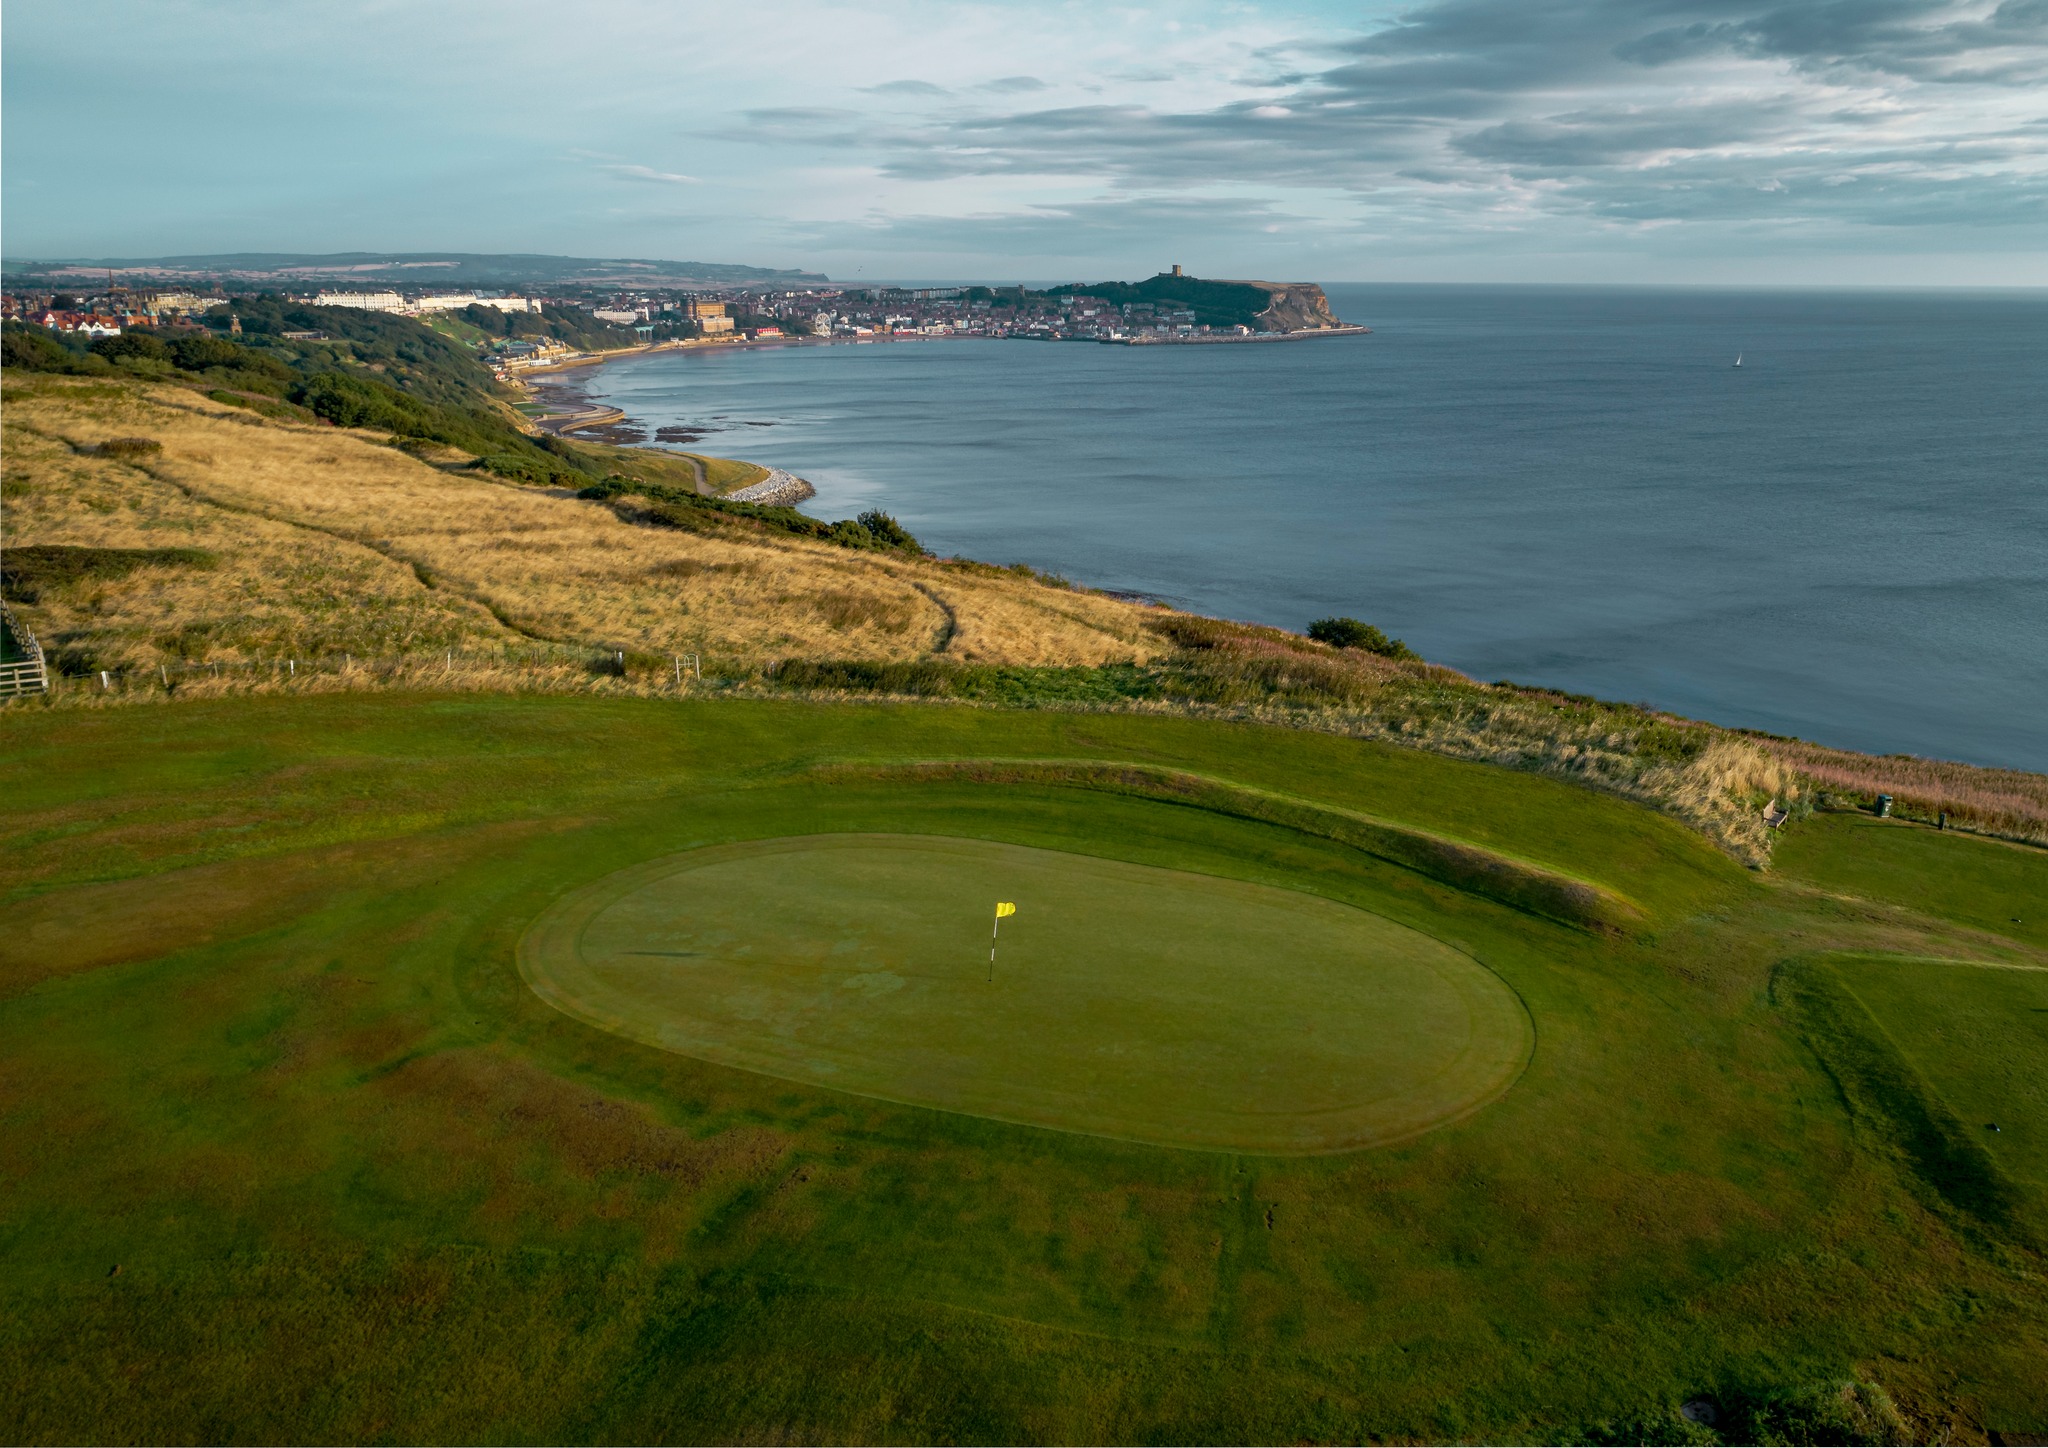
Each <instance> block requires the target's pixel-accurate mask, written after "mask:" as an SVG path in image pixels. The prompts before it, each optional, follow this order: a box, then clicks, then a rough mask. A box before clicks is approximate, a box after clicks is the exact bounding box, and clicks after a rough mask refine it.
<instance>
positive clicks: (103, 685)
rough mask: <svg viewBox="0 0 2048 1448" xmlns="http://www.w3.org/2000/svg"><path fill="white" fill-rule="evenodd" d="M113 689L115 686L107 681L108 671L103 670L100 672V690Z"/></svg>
mask: <svg viewBox="0 0 2048 1448" xmlns="http://www.w3.org/2000/svg"><path fill="white" fill-rule="evenodd" d="M113 687H114V686H113V685H112V684H111V683H109V682H108V681H107V671H106V670H105V669H101V670H100V688H101V689H111V688H113Z"/></svg>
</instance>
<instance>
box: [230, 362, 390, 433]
mask: <svg viewBox="0 0 2048 1448" xmlns="http://www.w3.org/2000/svg"><path fill="white" fill-rule="evenodd" d="M236 350H237V351H239V350H240V349H239V348H237V349H236ZM291 400H292V401H293V402H296V403H298V404H299V406H301V407H303V408H306V409H307V410H308V411H310V412H312V413H313V415H314V416H316V417H321V418H325V419H326V420H327V421H328V422H331V423H333V424H334V425H335V426H336V427H374V428H377V429H379V430H381V431H384V432H395V433H398V434H400V435H401V436H408V437H410V436H418V435H419V429H420V425H421V423H422V422H423V421H424V418H423V416H422V414H421V410H420V407H419V404H418V403H416V402H414V401H413V400H412V399H411V398H409V397H407V396H405V395H404V394H403V393H400V392H397V391H394V390H393V389H392V388H389V387H386V386H385V385H384V384H383V383H381V382H372V381H370V380H369V379H368V378H366V377H351V376H349V375H348V374H347V373H345V372H316V373H315V374H314V375H313V376H311V377H308V378H306V379H305V380H304V381H302V382H300V383H299V384H298V386H296V387H294V388H293V389H292V390H291Z"/></svg>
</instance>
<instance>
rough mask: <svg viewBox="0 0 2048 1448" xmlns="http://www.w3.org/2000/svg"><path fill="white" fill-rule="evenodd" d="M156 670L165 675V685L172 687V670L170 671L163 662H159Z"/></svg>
mask: <svg viewBox="0 0 2048 1448" xmlns="http://www.w3.org/2000/svg"><path fill="white" fill-rule="evenodd" d="M156 671H157V673H158V674H160V675H162V676H163V681H164V687H165V688H166V689H168V688H170V687H171V671H170V670H169V669H166V668H165V667H164V666H163V665H162V664H158V665H157V666H156Z"/></svg>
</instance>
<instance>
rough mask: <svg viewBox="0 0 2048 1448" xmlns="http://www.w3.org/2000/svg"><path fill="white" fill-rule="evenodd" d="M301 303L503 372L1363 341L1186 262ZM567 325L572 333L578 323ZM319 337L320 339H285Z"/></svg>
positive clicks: (94, 322) (37, 321)
mask: <svg viewBox="0 0 2048 1448" xmlns="http://www.w3.org/2000/svg"><path fill="white" fill-rule="evenodd" d="M247 295H248V293H247V292H245V291H244V290H243V289H242V288H240V287H231V286H226V285H223V286H220V287H218V288H210V289H198V288H194V287H190V286H186V287H179V288H176V289H164V290H152V289H150V288H148V287H147V286H145V285H142V284H140V283H139V282H138V283H137V284H133V285H131V284H129V283H127V282H124V281H122V280H120V279H119V278H117V277H116V276H115V275H114V274H113V273H111V272H110V273H108V275H107V276H106V277H105V278H104V279H102V280H101V283H100V285H98V286H97V287H92V288H90V289H87V288H85V287H80V288H78V289H75V290H69V291H66V290H57V289H52V290H49V291H29V290H26V289H23V290H13V289H10V290H8V291H7V292H5V293H4V294H0V317H4V318H5V319H6V320H8V321H11V322H15V323H19V324H25V325H31V326H37V327H41V328H45V329H47V330H49V331H52V332H59V333H65V334H70V335H75V336H80V337H84V338H91V339H97V338H106V337H117V336H120V335H121V334H123V333H124V332H130V331H135V330H138V329H146V330H149V331H154V332H157V333H160V334H169V333H173V332H177V331H180V330H186V329H193V328H205V329H208V330H212V331H225V332H226V333H228V334H230V335H241V333H242V331H243V328H242V319H241V317H240V315H239V314H238V311H237V307H238V303H239V302H240V300H241V299H242V298H243V297H245V296H247ZM259 295H262V296H263V297H264V299H265V300H270V301H277V302H282V303H285V304H287V305H290V306H294V307H298V308H344V309H349V310H356V311H370V312H384V313H390V314H394V315H401V316H409V317H414V318H417V319H419V320H420V321H422V322H423V323H425V324H426V325H428V326H430V327H433V328H434V329H435V330H437V331H441V332H444V333H446V334H448V335H451V336H454V337H456V338H457V339H458V340H461V341H463V342H465V343H467V344H469V345H470V346H472V347H473V348H475V350H476V351H477V352H478V353H479V354H480V355H481V357H482V358H483V360H485V361H486V362H487V363H488V364H489V365H490V366H491V368H492V370H493V371H495V372H497V373H498V374H499V375H500V376H501V377H502V376H506V375H509V374H511V373H514V372H518V371H524V370H529V369H532V368H537V367H550V366H561V365H563V364H565V363H570V362H574V361H578V360H582V359H584V358H587V357H590V356H593V355H598V354H601V353H603V352H607V351H616V350H619V349H622V348H628V347H635V346H663V345H671V346H707V345H708V346H732V345H748V344H757V345H758V344H776V343H790V342H816V341H877V340H896V339H929V338H946V337H985V338H1010V339H1019V340H1027V341H1051V342H1096V343H1107V344H1112V345H1121V346H1150V345H1160V344H1168V345H1172V344H1199V343H1219V342H1270V341H1282V340H1292V339H1296V338H1301V337H1312V336H1324V337H1329V336H1341V335H1357V334H1361V333H1363V332H1365V331H1366V330H1368V329H1366V328H1364V327H1360V326H1351V325H1347V324H1345V323H1342V322H1340V321H1338V320H1337V318H1336V317H1335V316H1334V315H1333V314H1332V313H1331V312H1330V310H1329V305H1328V302H1327V300H1326V299H1325V298H1324V296H1323V293H1322V290H1321V289H1320V288H1319V287H1316V286H1313V285H1309V284H1303V283H1288V284H1280V283H1268V282H1213V281H1204V280H1201V279H1198V278H1193V277H1188V276H1186V275H1185V274H1184V273H1183V271H1182V269H1181V268H1180V267H1179V266H1175V267H1173V268H1171V270H1169V271H1165V272H1161V273H1160V274H1159V275H1158V276H1157V277H1154V278H1152V279H1150V281H1149V282H1143V283H1135V284H1125V283H1112V284H1101V285H1098V286H1092V287H1068V288H1055V289H1051V290H1041V291H1034V290H1032V289H1031V288H1029V287H1026V286H1023V285H1018V286H1014V287H990V286H950V287H948V286H939V287H866V288H849V287H838V286H833V285H830V284H806V285H803V286H801V287H787V286H784V287H775V288H770V287H759V286H742V287H721V288H691V287H655V288H642V289H620V288H617V287H593V286H588V285H583V286H555V287H550V288H547V289H540V288H534V289H530V290H528V291H524V292H508V291H504V290H460V291H456V290H434V289H422V288H413V289H406V288H398V287H389V288H385V289H380V290H340V289H334V288H328V287H316V288H310V289H306V290H303V291H282V292H280V291H275V290H272V291H267V292H265V293H262V294H259ZM564 324H567V325H564ZM280 335H281V338H282V340H286V341H319V340H322V336H323V334H322V333H321V332H320V330H319V329H318V328H310V327H309V328H300V329H294V330H289V331H285V332H283V333H281V334H280Z"/></svg>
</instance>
